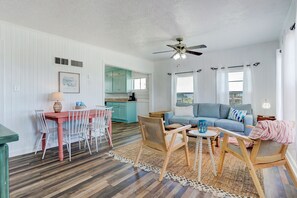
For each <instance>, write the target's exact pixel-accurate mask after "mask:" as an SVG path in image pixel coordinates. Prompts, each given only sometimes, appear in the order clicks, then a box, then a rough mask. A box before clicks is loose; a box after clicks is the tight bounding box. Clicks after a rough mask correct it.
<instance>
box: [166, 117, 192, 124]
mask: <svg viewBox="0 0 297 198" xmlns="http://www.w3.org/2000/svg"><path fill="white" fill-rule="evenodd" d="M193 118H194V117H192V116H175V115H174V116H172V117H171V118H170V119H169V124H174V123H179V124H182V125H187V124H189V123H190V120H191V119H193Z"/></svg>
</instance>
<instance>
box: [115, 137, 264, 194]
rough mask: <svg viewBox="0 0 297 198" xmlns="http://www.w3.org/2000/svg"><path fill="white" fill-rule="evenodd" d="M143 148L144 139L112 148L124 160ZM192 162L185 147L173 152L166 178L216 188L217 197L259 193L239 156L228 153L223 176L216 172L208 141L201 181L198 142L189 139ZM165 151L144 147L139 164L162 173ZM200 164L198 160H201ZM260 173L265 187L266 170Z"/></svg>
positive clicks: (210, 189) (206, 189)
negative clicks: (142, 141)
mask: <svg viewBox="0 0 297 198" xmlns="http://www.w3.org/2000/svg"><path fill="white" fill-rule="evenodd" d="M139 148H140V142H134V143H131V144H128V145H125V146H123V147H120V148H117V149H115V150H112V151H110V152H109V155H110V156H113V157H114V158H115V159H117V160H120V161H121V162H124V163H131V164H134V160H135V158H136V155H137V154H138V151H139ZM189 153H190V161H191V166H187V164H186V158H185V152H184V149H179V150H177V151H175V152H173V153H172V154H171V157H170V159H169V163H168V166H167V169H166V170H167V173H166V176H165V177H164V179H172V180H174V181H177V182H179V183H181V184H182V185H184V186H192V187H193V188H195V189H197V190H200V191H204V192H212V193H213V194H214V195H215V196H217V197H258V194H257V190H256V188H255V186H254V183H253V181H252V178H251V177H250V174H249V172H248V169H247V167H246V165H245V164H244V163H243V162H242V161H241V160H239V159H237V158H236V157H234V156H232V155H230V154H228V153H227V154H226V157H225V162H224V166H223V174H222V175H221V176H214V175H213V167H212V164H211V160H210V156H209V153H208V147H207V145H203V155H202V174H201V182H198V181H197V175H198V172H197V170H198V168H196V171H193V164H194V158H195V142H189ZM219 157H220V148H217V147H216V148H215V155H214V158H215V161H216V166H217V165H218V161H219ZM163 162H164V155H162V154H161V153H158V152H155V151H153V150H151V149H148V148H146V147H145V148H144V149H143V152H142V155H141V157H140V162H139V165H138V167H139V168H141V169H142V170H145V171H150V172H154V173H157V174H160V169H161V168H162V165H163ZM197 164H198V163H197ZM257 176H258V178H259V180H260V183H261V185H262V188H263V174H262V172H261V171H257Z"/></svg>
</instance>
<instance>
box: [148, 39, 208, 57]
mask: <svg viewBox="0 0 297 198" xmlns="http://www.w3.org/2000/svg"><path fill="white" fill-rule="evenodd" d="M176 41H177V42H178V43H177V44H175V45H167V46H168V47H171V48H173V50H166V51H160V52H153V54H161V53H167V52H175V53H174V54H173V55H172V56H171V58H173V59H174V60H177V59H185V58H186V57H187V56H186V53H188V54H192V55H196V56H201V55H202V53H201V52H196V51H192V49H201V48H206V47H207V46H206V45H204V44H202V45H195V46H191V47H187V46H186V44H184V43H181V42H182V41H183V38H182V37H178V38H176Z"/></svg>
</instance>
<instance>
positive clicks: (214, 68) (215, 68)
mask: <svg viewBox="0 0 297 198" xmlns="http://www.w3.org/2000/svg"><path fill="white" fill-rule="evenodd" d="M258 65H260V62H256V63H254V64H253V66H254V67H257V66H258ZM246 66H247V67H250V66H252V65H251V64H248V65H246ZM239 67H244V65H236V66H229V67H227V68H228V69H231V68H239ZM225 68H226V67H221V69H225ZM210 69H211V70H218V69H219V67H211V68H210Z"/></svg>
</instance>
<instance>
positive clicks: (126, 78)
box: [105, 67, 132, 93]
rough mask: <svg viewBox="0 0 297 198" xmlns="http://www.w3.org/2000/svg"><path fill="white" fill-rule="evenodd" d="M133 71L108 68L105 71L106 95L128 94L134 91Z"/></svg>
mask: <svg viewBox="0 0 297 198" xmlns="http://www.w3.org/2000/svg"><path fill="white" fill-rule="evenodd" d="M131 77H132V71H130V70H125V69H119V68H115V67H108V69H106V70H105V93H128V92H130V91H131V90H132V78H131Z"/></svg>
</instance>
